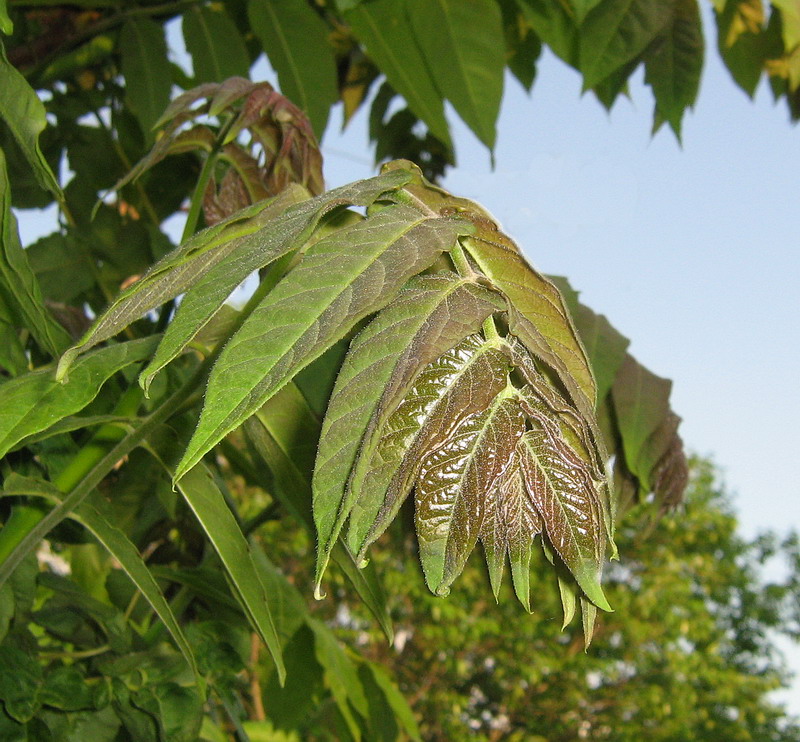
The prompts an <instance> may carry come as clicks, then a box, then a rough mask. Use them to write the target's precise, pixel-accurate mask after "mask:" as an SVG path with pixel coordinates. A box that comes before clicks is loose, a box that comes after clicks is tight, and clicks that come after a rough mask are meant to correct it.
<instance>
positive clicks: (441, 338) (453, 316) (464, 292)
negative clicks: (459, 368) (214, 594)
mask: <svg viewBox="0 0 800 742" xmlns="http://www.w3.org/2000/svg"><path fill="white" fill-rule="evenodd" d="M501 307H502V303H501V301H500V300H499V297H496V296H495V295H493V294H492V293H491V292H490V291H488V290H486V289H484V288H481V287H480V286H477V285H475V284H474V283H472V282H471V281H468V280H465V279H461V278H459V277H457V276H456V275H455V274H453V273H441V274H434V275H430V276H422V277H418V278H414V279H412V280H411V281H409V283H408V285H407V286H406V287H405V288H404V289H403V291H402V292H401V293H400V295H399V296H398V297H397V299H396V300H395V301H393V302H392V303H391V304H390V305H389V306H387V307H386V308H385V309H384V310H383V311H382V312H381V313H380V314H378V316H377V317H376V318H375V319H374V320H373V321H372V322H371V323H370V324H369V325H368V326H367V327H366V328H365V329H364V330H363V331H362V332H361V333H359V335H357V336H356V338H355V339H354V340H353V342H352V343H351V346H350V350H349V352H348V354H347V356H346V357H345V360H344V362H343V364H342V368H341V370H340V372H339V375H338V377H337V380H336V384H335V386H334V389H333V392H332V394H331V399H330V403H329V405H328V411H327V413H326V416H325V421H324V423H323V429H322V437H321V440H320V448H319V453H318V455H317V463H316V468H315V472H314V520H315V523H316V525H317V532H318V535H319V552H318V562H317V581H318V586H319V580H320V579H321V577H322V573H323V571H324V569H325V565H326V563H327V551H328V550H329V549H330V548H331V547H332V545H333V544H334V543H335V541H336V539H337V538H338V535H339V532H340V531H341V528H342V525H343V523H344V521H345V519H346V518H347V516H348V515H349V514H350V511H351V509H352V506H353V504H354V501H353V499H352V497H350V496H349V495H350V494H351V492H352V490H351V489H349V488H348V486H347V483H348V478H349V477H350V475H351V470H352V467H353V465H354V463H355V461H356V454H357V451H358V449H359V446H360V445H362V432H363V431H365V430H366V431H367V433H364V435H363V438H364V440H365V443H364V444H363V449H362V450H367V449H368V448H369V449H370V450H371V447H370V444H369V443H367V442H366V439H367V438H368V437H369V438H370V439H373V438H374V436H375V435H377V434H375V433H374V431H376V430H378V429H379V428H380V425H379V421H380V420H385V419H386V417H387V416H388V415H389V414H390V413H391V412H392V411H393V410H394V408H395V407H396V406H397V404H398V403H399V402H400V400H401V398H402V395H403V394H405V392H406V391H407V390H408V387H409V385H410V384H411V381H412V380H413V378H414V376H415V374H416V373H417V371H418V370H419V369H420V368H422V367H423V366H425V364H427V363H429V362H431V361H433V360H434V359H435V358H436V357H437V356H439V355H440V354H441V353H443V352H444V351H445V350H447V349H449V348H451V347H453V346H454V345H456V344H457V343H458V342H459V341H460V340H461V339H462V338H464V337H465V336H466V335H468V334H469V333H471V332H475V331H476V330H478V329H479V328H480V325H481V323H482V322H483V320H484V319H485V318H486V317H487V316H489V315H490V314H491V313H492V312H493V311H496V310H497V309H500V308H501ZM354 431H355V434H354ZM365 458H367V459H368V458H369V455H366V456H365Z"/></svg>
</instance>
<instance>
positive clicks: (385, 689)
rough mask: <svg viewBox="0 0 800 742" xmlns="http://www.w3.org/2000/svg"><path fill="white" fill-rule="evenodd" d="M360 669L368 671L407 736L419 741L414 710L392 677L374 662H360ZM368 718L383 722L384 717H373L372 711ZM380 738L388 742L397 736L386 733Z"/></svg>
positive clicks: (366, 685) (366, 687) (366, 689)
mask: <svg viewBox="0 0 800 742" xmlns="http://www.w3.org/2000/svg"><path fill="white" fill-rule="evenodd" d="M360 669H361V670H362V671H366V672H368V673H369V676H370V679H371V681H372V682H373V683H374V684H375V685H376V686H377V688H378V689H379V690H380V692H381V693H382V695H383V698H384V699H385V702H386V704H387V705H388V707H389V710H390V711H391V712H392V713H394V721H395V722H396V723H397V724H398V725H399V727H400V728H401V729H402V730H403V731H404V732H405V733H406V734H407V735H408V736H409V738H410V739H412V740H415V742H421V740H422V737H421V736H420V732H419V726H418V725H417V720H416V719H415V718H414V712H413V711H412V710H411V707H410V706H409V705H408V701H406V699H405V697H404V696H403V694H402V693H401V692H400V691H399V690H398V688H397V686H396V685H395V684H394V683H393V682H392V679H391V678H390V677H389V675H388V673H387V672H386V670H384V669H383V667H381V665H378V664H375V663H374V662H364V663H362V665H361V668H360ZM359 674H361V673H359ZM365 691H368V684H366V683H365ZM381 716H384V714H381ZM369 720H370V722H372V721H375V722H378V723H381V722H383V723H385V719H383V718H378V719H375V714H374V713H371V714H370V719H369ZM392 731H394V730H392ZM380 739H385V740H387V742H390V741H392V740H395V739H397V737H396V736H394V735H392V736H390V735H387V736H385V737H381V738H380Z"/></svg>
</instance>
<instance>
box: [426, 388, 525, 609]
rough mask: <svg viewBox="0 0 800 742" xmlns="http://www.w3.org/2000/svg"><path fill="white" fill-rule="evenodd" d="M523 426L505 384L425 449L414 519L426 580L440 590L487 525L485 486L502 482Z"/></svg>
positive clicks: (445, 588) (456, 572)
mask: <svg viewBox="0 0 800 742" xmlns="http://www.w3.org/2000/svg"><path fill="white" fill-rule="evenodd" d="M524 432H525V417H524V415H523V413H522V410H521V409H520V407H519V404H518V402H517V401H516V399H515V398H514V394H513V391H511V390H507V391H506V392H504V393H501V394H498V395H497V396H496V397H495V398H494V400H492V402H491V404H490V405H489V406H488V407H487V408H486V409H485V410H481V411H480V412H477V413H473V414H472V415H468V416H467V417H465V418H464V419H463V421H462V422H461V424H460V425H459V426H458V428H457V429H456V431H455V432H454V433H453V434H452V435H450V436H448V437H446V438H445V439H444V441H442V442H441V443H440V444H439V445H438V446H435V447H433V448H432V449H431V450H430V451H428V452H426V454H425V456H424V458H423V460H422V462H421V465H420V474H419V477H418V479H417V484H416V491H415V505H416V516H415V520H416V527H417V538H418V540H419V553H420V561H421V562H422V568H423V571H424V573H425V581H426V582H427V583H428V587H429V588H430V589H431V591H433V592H434V593H436V594H437V595H447V593H448V592H449V591H450V585H451V584H452V582H453V580H455V578H456V577H458V575H459V574H460V573H461V571H462V569H463V568H464V564H465V562H466V560H467V557H468V556H469V553H470V552H471V551H472V549H473V547H474V546H475V543H476V541H477V539H478V536H479V535H480V533H481V530H482V528H483V521H484V516H485V512H486V492H488V491H489V490H490V489H491V488H493V487H496V486H498V484H499V483H500V481H501V478H502V475H503V473H504V471H505V469H506V468H507V467H508V466H509V465H510V464H511V461H512V458H513V456H514V452H515V449H516V445H517V441H518V440H520V438H521V437H522V435H523V433H524Z"/></svg>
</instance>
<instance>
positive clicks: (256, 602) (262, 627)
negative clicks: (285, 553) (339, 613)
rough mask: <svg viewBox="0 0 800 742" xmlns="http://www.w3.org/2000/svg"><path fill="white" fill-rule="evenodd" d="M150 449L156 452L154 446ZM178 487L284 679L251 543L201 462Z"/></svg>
mask: <svg viewBox="0 0 800 742" xmlns="http://www.w3.org/2000/svg"><path fill="white" fill-rule="evenodd" d="M151 451H152V452H153V453H154V454H156V455H158V454H157V452H156V450H155V449H151ZM167 468H168V470H169V469H171V467H167ZM178 489H180V491H181V494H182V495H183V497H184V499H185V500H186V502H187V503H188V505H189V507H190V508H191V509H192V512H194V514H195V516H196V517H197V520H198V522H199V523H200V525H201V527H202V528H203V530H204V531H205V533H206V535H207V536H208V539H209V540H210V541H211V543H212V544H213V546H214V549H215V551H216V552H217V554H219V558H220V560H221V561H222V564H223V565H224V566H225V570H226V572H227V573H228V576H229V577H230V580H231V584H232V586H233V588H234V590H235V592H236V595H237V597H238V599H239V602H240V603H241V605H242V608H243V609H244V611H245V614H246V615H247V616H248V618H249V619H250V623H251V624H252V626H253V628H254V629H255V630H256V631H257V632H258V635H259V636H260V637H261V639H262V640H263V642H264V643H265V644H266V645H267V649H268V650H269V653H270V654H271V655H272V659H273V662H274V663H275V667H276V669H277V672H278V677H279V679H280V682H281V683H283V681H284V679H285V677H286V670H285V668H284V665H283V659H282V656H281V642H280V638H279V637H278V633H277V631H276V628H275V623H274V621H273V618H272V614H271V611H270V600H271V596H268V595H267V593H266V591H265V589H264V584H263V583H262V582H261V578H260V577H259V575H258V569H257V568H256V566H255V563H254V561H253V555H252V553H251V551H250V546H249V545H248V543H247V541H246V540H245V537H244V535H243V534H242V531H241V529H240V528H239V525H238V524H237V522H236V519H235V518H234V517H233V513H231V511H230V509H229V508H228V506H227V504H226V503H225V498H224V497H223V495H222V493H221V492H220V491H219V488H218V487H217V485H216V483H215V482H214V478H213V476H212V475H211V472H210V471H209V470H208V469H206V467H205V466H204V465H202V464H201V465H199V466H196V467H195V468H194V469H193V470H192V471H191V472H188V473H187V474H186V475H185V476H184V477H183V478H182V479H181V480H180V482H179V483H178Z"/></svg>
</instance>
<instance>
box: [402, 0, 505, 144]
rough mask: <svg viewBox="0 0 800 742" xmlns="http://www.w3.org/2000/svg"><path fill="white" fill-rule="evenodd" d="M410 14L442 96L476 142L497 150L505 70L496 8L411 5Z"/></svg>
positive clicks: (451, 0)
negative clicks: (497, 127) (498, 121)
mask: <svg viewBox="0 0 800 742" xmlns="http://www.w3.org/2000/svg"><path fill="white" fill-rule="evenodd" d="M406 8H407V12H408V15H409V18H410V19H411V25H412V27H413V29H414V32H415V34H416V41H417V43H418V44H419V47H420V49H421V50H422V54H423V56H424V57H425V59H426V61H427V63H428V69H429V70H430V71H431V74H432V76H433V79H434V81H435V83H436V86H437V88H438V89H439V92H440V93H441V94H442V95H443V96H444V97H445V98H447V99H448V100H449V101H450V102H451V103H452V104H453V107H454V108H455V109H456V111H457V112H458V114H459V115H460V116H461V118H462V119H464V122H465V123H466V124H467V126H469V127H470V129H472V131H473V132H475V134H476V136H477V137H478V138H479V139H480V140H481V141H482V142H483V143H484V144H485V145H486V146H487V147H488V148H489V149H490V150H491V149H494V144H495V139H496V136H497V132H496V129H495V122H496V121H497V117H498V115H499V113H500V101H501V100H502V97H503V69H504V67H505V58H504V44H503V26H502V20H501V15H500V8H499V7H498V5H497V3H496V2H495V0H407V2H406ZM443 59H446V60H447V62H446V63H444V64H443V63H442V60H443Z"/></svg>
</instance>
